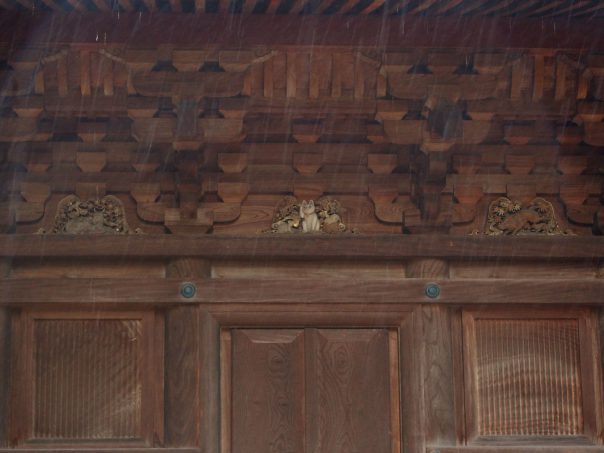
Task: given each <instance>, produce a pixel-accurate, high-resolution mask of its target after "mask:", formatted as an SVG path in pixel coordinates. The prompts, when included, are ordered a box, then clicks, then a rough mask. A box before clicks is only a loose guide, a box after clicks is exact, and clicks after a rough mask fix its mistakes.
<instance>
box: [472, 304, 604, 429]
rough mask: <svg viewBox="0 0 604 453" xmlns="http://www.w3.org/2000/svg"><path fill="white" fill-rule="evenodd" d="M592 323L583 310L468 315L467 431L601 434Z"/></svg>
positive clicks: (595, 352) (498, 312)
mask: <svg viewBox="0 0 604 453" xmlns="http://www.w3.org/2000/svg"><path fill="white" fill-rule="evenodd" d="M590 322H591V319H590V318H589V317H588V316H587V315H586V313H585V312H578V311H575V312H572V313H570V314H569V313H566V314H565V313H562V312H560V313H551V312H547V311H542V312H541V313H537V312H534V313H533V312H528V313H522V312H518V313H511V314H508V315H505V314H504V313H502V312H500V311H494V312H490V313H487V312H484V313H480V314H477V313H476V314H475V313H473V312H466V313H464V334H465V340H464V343H465V344H464V349H465V351H464V355H465V357H464V359H465V368H466V405H467V411H468V415H469V417H467V420H468V425H469V426H468V429H469V431H470V436H469V437H470V438H476V437H478V438H481V439H498V438H513V439H516V440H519V439H525V440H530V439H538V438H541V439H544V438H553V439H556V438H560V437H571V438H577V437H585V436H587V437H590V438H593V437H594V436H597V435H598V434H597V429H595V426H596V425H597V423H599V421H598V420H599V416H598V413H599V409H597V408H596V405H597V404H598V403H597V401H598V399H599V398H600V391H599V384H596V383H597V382H598V380H597V379H596V377H595V368H594V357H597V355H598V353H597V351H595V350H594V351H591V346H590V343H592V341H593V338H594V337H593V336H594V332H593V330H592V328H591V327H590ZM592 344H593V343H592Z"/></svg>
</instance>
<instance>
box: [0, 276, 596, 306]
mask: <svg viewBox="0 0 604 453" xmlns="http://www.w3.org/2000/svg"><path fill="white" fill-rule="evenodd" d="M187 281H191V282H193V283H195V284H196V286H197V293H196V294H195V296H194V297H191V298H189V299H186V298H184V297H183V296H181V294H180V285H181V283H182V282H181V281H179V280H167V279H163V280H161V279H145V278H141V279H103V278H99V279H94V278H93V279H88V278H86V279H72V280H62V279H56V278H52V279H42V278H40V279H15V280H10V279H8V280H0V293H1V294H3V299H2V300H1V301H0V305H9V306H26V305H32V304H61V303H62V304H118V305H124V304H129V305H132V304H134V305H166V304H189V305H190V304H211V303H227V304H236V303H239V304H244V305H251V304H254V303H266V304H272V305H274V304H296V303H299V302H300V298H299V294H302V293H303V294H305V298H306V299H307V300H308V301H309V302H308V303H307V305H315V304H321V303H330V304H334V305H338V304H344V303H352V304H370V305H372V304H376V303H386V304H413V303H431V304H434V303H441V304H471V305H476V304H505V305H510V304H554V305H560V304H583V305H585V304H601V303H602V294H604V280H603V279H568V280H556V279H533V280H514V279H497V280H493V279H463V280H442V279H420V278H410V279H405V280H400V281H396V280H355V281H349V280H346V279H340V280H338V279H334V280H330V281H326V282H313V284H312V285H309V284H308V283H307V282H305V281H304V280H293V279H279V280H276V279H263V280H255V279H226V278H225V279H193V280H189V279H187ZM429 283H437V284H438V285H439V286H440V291H441V292H440V295H439V297H438V298H437V299H431V298H429V297H428V296H426V293H425V291H426V285H428V284H429ZM120 301H121V302H120Z"/></svg>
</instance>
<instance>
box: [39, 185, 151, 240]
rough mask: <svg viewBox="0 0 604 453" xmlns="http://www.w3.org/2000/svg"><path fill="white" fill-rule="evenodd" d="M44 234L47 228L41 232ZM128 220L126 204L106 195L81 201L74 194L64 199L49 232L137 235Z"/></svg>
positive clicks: (58, 207) (59, 205)
mask: <svg viewBox="0 0 604 453" xmlns="http://www.w3.org/2000/svg"><path fill="white" fill-rule="evenodd" d="M40 233H45V231H40ZM137 233H140V231H138V230H136V231H132V230H131V229H130V227H129V226H128V222H126V216H125V214H124V205H123V204H122V202H121V201H120V200H119V199H118V198H116V197H114V196H112V195H107V196H104V197H103V198H100V199H96V200H94V199H93V200H80V198H79V197H77V196H75V195H70V196H68V197H66V198H63V199H62V200H61V201H60V202H59V204H58V206H57V214H56V216H55V220H54V224H53V227H52V230H51V231H50V234H137Z"/></svg>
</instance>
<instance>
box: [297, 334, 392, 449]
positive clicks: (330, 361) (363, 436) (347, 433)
mask: <svg viewBox="0 0 604 453" xmlns="http://www.w3.org/2000/svg"><path fill="white" fill-rule="evenodd" d="M307 336H308V337H307V351H306V357H307V370H306V376H307V382H306V388H307V395H308V396H307V398H308V402H307V418H306V423H307V447H306V450H305V451H307V452H312V453H348V452H372V453H391V452H392V439H391V438H390V431H391V414H390V407H391V404H396V402H393V401H391V390H390V385H391V383H390V379H389V376H390V364H389V362H390V357H389V355H390V354H389V337H388V331H387V330H384V329H381V330H377V329H376V330H374V329H329V330H328V329H322V330H314V329H310V330H308V331H307Z"/></svg>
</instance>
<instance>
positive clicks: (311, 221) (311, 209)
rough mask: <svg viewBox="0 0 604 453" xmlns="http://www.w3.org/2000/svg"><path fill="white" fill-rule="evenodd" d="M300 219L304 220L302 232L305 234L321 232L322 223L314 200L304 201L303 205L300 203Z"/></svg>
mask: <svg viewBox="0 0 604 453" xmlns="http://www.w3.org/2000/svg"><path fill="white" fill-rule="evenodd" d="M300 218H301V219H302V231H303V232H304V233H316V232H318V231H320V230H321V223H320V222H319V216H317V212H316V211H315V202H314V201H313V200H310V201H306V200H302V203H300Z"/></svg>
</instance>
